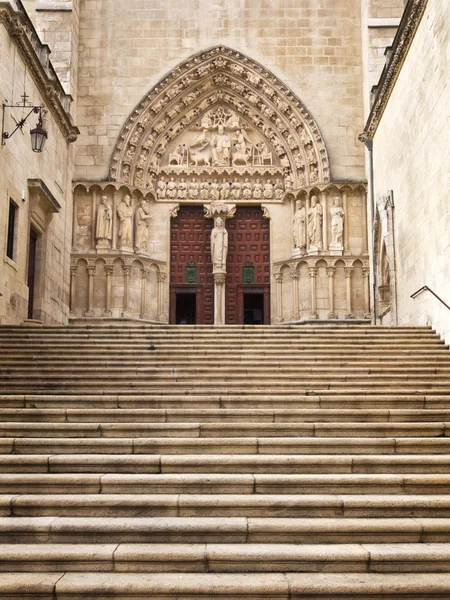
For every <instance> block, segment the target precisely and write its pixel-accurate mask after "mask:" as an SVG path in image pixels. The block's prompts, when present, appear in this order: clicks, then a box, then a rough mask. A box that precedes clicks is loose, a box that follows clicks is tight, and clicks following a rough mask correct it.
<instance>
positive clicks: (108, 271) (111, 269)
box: [105, 265, 114, 277]
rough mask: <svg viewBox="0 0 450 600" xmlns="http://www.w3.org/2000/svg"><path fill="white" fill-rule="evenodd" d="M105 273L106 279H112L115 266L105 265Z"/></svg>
mask: <svg viewBox="0 0 450 600" xmlns="http://www.w3.org/2000/svg"><path fill="white" fill-rule="evenodd" d="M105 273H106V277H111V276H112V275H113V273H114V266H113V265H105Z"/></svg>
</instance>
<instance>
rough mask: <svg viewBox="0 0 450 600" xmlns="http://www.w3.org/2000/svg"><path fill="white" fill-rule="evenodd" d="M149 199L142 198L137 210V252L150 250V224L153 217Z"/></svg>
mask: <svg viewBox="0 0 450 600" xmlns="http://www.w3.org/2000/svg"><path fill="white" fill-rule="evenodd" d="M151 218H152V217H151V215H150V214H149V208H148V204H147V201H146V200H144V199H142V200H141V202H140V206H139V208H138V209H137V211H136V216H135V221H136V244H135V250H136V252H148V226H149V221H150V219H151Z"/></svg>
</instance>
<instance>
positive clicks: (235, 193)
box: [231, 177, 242, 200]
mask: <svg viewBox="0 0 450 600" xmlns="http://www.w3.org/2000/svg"><path fill="white" fill-rule="evenodd" d="M241 189H242V185H241V184H240V183H239V181H238V178H237V177H235V178H234V181H233V183H232V184H231V197H232V198H233V200H240V198H241Z"/></svg>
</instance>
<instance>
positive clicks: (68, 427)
mask: <svg viewBox="0 0 450 600" xmlns="http://www.w3.org/2000/svg"><path fill="white" fill-rule="evenodd" d="M448 436H450V422H439V421H438V422H432V423H429V422H424V423H421V422H418V423H400V422H397V423H359V422H358V423H350V422H349V423H134V422H133V423H29V422H23V423H20V422H19V423H11V422H8V423H0V437H2V438H46V437H49V438H59V437H61V438H67V437H70V438H100V437H105V438H127V437H132V438H149V437H151V438H158V437H163V438H173V437H178V438H200V437H203V438H211V437H224V438H229V437H241V438H242V437H293V438H299V437H381V438H384V437H413V438H417V437H419V438H420V437H448Z"/></svg>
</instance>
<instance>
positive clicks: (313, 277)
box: [308, 267, 319, 279]
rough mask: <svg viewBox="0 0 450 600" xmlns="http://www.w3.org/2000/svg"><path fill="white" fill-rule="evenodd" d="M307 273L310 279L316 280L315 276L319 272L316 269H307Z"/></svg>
mask: <svg viewBox="0 0 450 600" xmlns="http://www.w3.org/2000/svg"><path fill="white" fill-rule="evenodd" d="M308 271H309V276H310V277H311V278H312V279H316V277H317V274H318V272H319V270H318V269H317V267H308Z"/></svg>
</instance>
